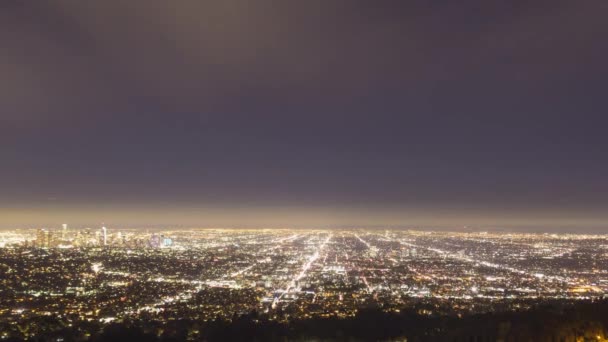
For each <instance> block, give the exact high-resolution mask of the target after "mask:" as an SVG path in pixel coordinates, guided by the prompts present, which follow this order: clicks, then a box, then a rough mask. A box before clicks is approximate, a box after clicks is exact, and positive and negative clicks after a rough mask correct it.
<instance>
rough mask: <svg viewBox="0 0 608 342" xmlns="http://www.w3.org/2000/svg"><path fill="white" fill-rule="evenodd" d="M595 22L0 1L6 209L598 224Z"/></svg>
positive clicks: (0, 143) (586, 11) (598, 44)
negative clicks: (554, 219)
mask: <svg viewBox="0 0 608 342" xmlns="http://www.w3.org/2000/svg"><path fill="white" fill-rule="evenodd" d="M607 14H608V4H606V3H605V2H604V1H600V0H597V1H594V0H592V1H585V2H580V1H578V2H572V1H561V0H559V1H538V2H534V3H530V2H525V1H495V2H488V1H465V2H448V1H408V2H403V1H382V2H375V3H371V2H367V1H345V0H344V1H342V0H336V1H256V2H251V1H171V2H167V1H156V0H152V1H150V0H148V1H127V2H125V1H96V2H83V1H56V2H45V1H37V2H31V1H29V2H22V1H4V2H3V3H2V4H1V5H0V28H1V30H0V42H1V44H2V49H1V50H2V54H0V75H2V81H1V82H0V113H1V116H0V120H1V124H0V152H1V153H2V158H3V162H2V168H1V169H0V187H1V188H3V191H2V193H1V194H0V203H3V205H4V206H6V207H24V206H25V207H36V206H45V205H47V204H44V203H45V202H48V201H45V200H44V199H46V198H57V200H56V201H53V202H60V203H64V204H65V205H68V204H73V205H76V204H79V203H85V202H86V203H97V204H99V203H108V202H118V203H125V205H127V203H131V204H130V205H132V204H133V203H140V204H141V203H144V204H145V203H150V205H152V203H154V204H155V205H158V203H166V202H174V203H180V204H181V205H191V206H196V205H202V204H205V205H209V204H210V203H213V204H214V205H220V206H221V205H226V206H235V205H237V204H238V205H239V206H240V205H247V204H251V205H255V206H256V207H257V206H268V207H273V206H280V205H289V206H293V207H298V206H302V207H315V206H317V207H323V208H330V209H331V208H334V207H335V208H338V207H340V208H343V207H355V206H364V207H367V208H370V210H373V209H374V208H381V207H391V208H396V209H395V210H397V211H399V210H403V211H406V210H410V211H411V210H419V211H420V210H427V211H428V210H433V209H437V210H442V209H444V208H453V209H454V210H458V209H461V210H463V212H464V211H467V210H469V211H470V209H471V208H477V209H478V210H476V212H477V214H476V215H478V214H479V212H483V211H484V210H485V209H487V212H494V213H500V212H502V213H503V215H502V216H501V215H497V216H496V217H497V220H498V217H504V215H506V214H504V213H507V212H509V213H515V214H517V213H523V212H525V213H526V214H525V216H526V217H534V213H535V212H537V213H539V214H538V215H544V214H540V213H547V212H549V213H555V212H560V213H564V215H568V214H572V215H575V216H576V215H581V214H582V213H585V215H587V214H588V215H590V216H591V217H593V218H594V219H603V218H604V216H603V214H602V213H603V212H604V211H605V207H606V205H607V204H608V197H606V195H605V194H606V193H607V192H606V190H608V189H606V182H605V181H604V174H605V173H606V171H608V160H607V158H606V157H605V153H604V152H605V151H604V146H606V145H608V141H607V138H606V135H605V129H604V127H605V126H606V124H607V123H608V121H607V119H606V118H605V117H604V116H605V115H604V113H605V112H606V109H608V104H607V103H606V100H605V96H604V94H603V92H604V89H606V88H607V87H606V86H607V85H608V84H607V81H606V80H607V79H608V78H607V76H608V66H607V65H606V63H605V57H606V56H607V55H608V45H606V44H605V43H604V41H605V39H604V36H605V35H606V34H607V33H608V22H607V21H606V20H605V18H606V15H607ZM41 203H42V204H41Z"/></svg>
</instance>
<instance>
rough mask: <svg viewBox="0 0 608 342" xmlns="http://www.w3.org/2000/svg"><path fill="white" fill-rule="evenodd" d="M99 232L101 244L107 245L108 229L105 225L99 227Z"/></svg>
mask: <svg viewBox="0 0 608 342" xmlns="http://www.w3.org/2000/svg"><path fill="white" fill-rule="evenodd" d="M101 233H102V237H101V238H102V239H103V240H102V241H103V245H104V246H107V245H108V229H107V228H106V227H101Z"/></svg>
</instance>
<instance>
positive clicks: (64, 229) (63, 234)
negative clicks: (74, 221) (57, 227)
mask: <svg viewBox="0 0 608 342" xmlns="http://www.w3.org/2000/svg"><path fill="white" fill-rule="evenodd" d="M67 235H68V225H67V223H64V224H62V229H61V239H62V240H65V238H66V237H67Z"/></svg>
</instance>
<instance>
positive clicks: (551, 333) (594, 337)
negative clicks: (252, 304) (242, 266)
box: [2, 300, 608, 342]
mask: <svg viewBox="0 0 608 342" xmlns="http://www.w3.org/2000/svg"><path fill="white" fill-rule="evenodd" d="M40 324H47V325H48V329H49V330H48V334H45V335H44V336H40V337H39V338H36V339H34V340H52V341H57V339H58V338H59V340H63V341H77V340H87V339H88V340H92V341H182V340H200V341H310V340H316V341H385V340H388V341H408V342H411V341H418V342H425V341H450V342H486V341H504V342H507V341H534V342H536V341H540V342H543V341H547V342H562V341H563V342H570V341H572V342H575V341H576V342H578V341H594V342H597V341H608V300H603V301H597V302H594V303H580V304H576V305H573V306H558V305H547V306H542V307H539V308H536V309H533V310H530V311H526V312H514V313H501V314H483V315H475V316H468V317H464V318H458V317H451V316H440V317H429V316H421V315H418V314H416V313H415V311H413V310H412V311H402V312H400V313H385V312H382V311H379V310H364V311H360V312H359V313H358V314H357V315H356V316H355V317H353V318H348V319H337V318H328V319H309V320H304V321H290V322H289V323H277V322H273V321H268V320H265V319H264V318H261V317H258V315H257V314H256V313H255V312H252V313H250V314H248V315H241V316H236V315H235V316H234V317H233V319H232V320H222V319H216V320H212V321H207V322H197V321H191V320H173V321H169V322H164V323H163V322H158V321H144V320H138V321H129V322H122V323H113V324H110V325H108V326H105V328H102V327H101V326H99V325H96V323H90V322H82V323H81V324H76V325H72V326H71V327H63V328H62V327H59V326H53V322H52V319H49V320H47V321H46V322H40ZM2 328H6V327H2ZM18 339H19V338H18V337H16V336H14V335H13V336H12V338H9V339H7V340H18Z"/></svg>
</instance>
